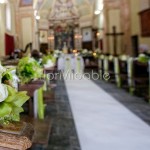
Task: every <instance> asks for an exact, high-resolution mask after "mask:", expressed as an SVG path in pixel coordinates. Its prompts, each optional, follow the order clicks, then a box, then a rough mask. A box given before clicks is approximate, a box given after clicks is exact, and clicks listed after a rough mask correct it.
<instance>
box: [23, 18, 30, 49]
mask: <svg viewBox="0 0 150 150" xmlns="http://www.w3.org/2000/svg"><path fill="white" fill-rule="evenodd" d="M21 28H22V45H23V49H25V46H26V45H27V44H28V43H30V42H32V18H31V17H24V18H22V19H21Z"/></svg>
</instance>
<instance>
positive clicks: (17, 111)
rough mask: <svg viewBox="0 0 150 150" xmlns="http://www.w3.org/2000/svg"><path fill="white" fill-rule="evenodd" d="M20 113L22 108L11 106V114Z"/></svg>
mask: <svg viewBox="0 0 150 150" xmlns="http://www.w3.org/2000/svg"><path fill="white" fill-rule="evenodd" d="M21 112H24V110H23V108H22V107H16V106H13V110H12V114H20V113H21Z"/></svg>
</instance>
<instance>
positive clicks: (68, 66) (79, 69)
mask: <svg viewBox="0 0 150 150" xmlns="http://www.w3.org/2000/svg"><path fill="white" fill-rule="evenodd" d="M57 69H58V71H61V72H73V73H83V72H84V60H83V57H82V56H75V55H74V54H62V55H61V56H60V57H59V58H58V62H57Z"/></svg>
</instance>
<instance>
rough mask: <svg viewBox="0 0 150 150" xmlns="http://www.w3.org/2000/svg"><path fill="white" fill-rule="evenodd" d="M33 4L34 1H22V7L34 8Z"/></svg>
mask: <svg viewBox="0 0 150 150" xmlns="http://www.w3.org/2000/svg"><path fill="white" fill-rule="evenodd" d="M32 4H33V0H20V6H21V7H24V6H32Z"/></svg>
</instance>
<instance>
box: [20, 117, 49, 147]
mask: <svg viewBox="0 0 150 150" xmlns="http://www.w3.org/2000/svg"><path fill="white" fill-rule="evenodd" d="M22 120H23V121H26V122H29V123H31V124H32V125H33V127H34V131H35V132H34V135H33V140H32V141H33V144H41V145H44V146H47V145H48V140H49V136H50V134H51V126H52V121H51V118H46V119H44V120H38V119H34V118H31V117H28V116H22Z"/></svg>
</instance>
